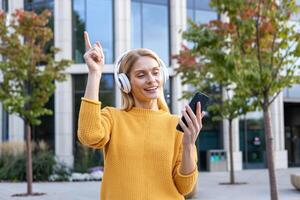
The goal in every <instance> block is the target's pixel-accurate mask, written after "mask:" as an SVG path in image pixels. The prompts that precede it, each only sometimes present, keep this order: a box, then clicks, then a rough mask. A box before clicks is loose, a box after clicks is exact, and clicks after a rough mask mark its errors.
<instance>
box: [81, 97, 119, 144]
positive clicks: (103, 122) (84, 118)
mask: <svg viewBox="0 0 300 200" xmlns="http://www.w3.org/2000/svg"><path fill="white" fill-rule="evenodd" d="M81 100H82V101H81V105H80V111H79V117H78V130H77V135H78V139H79V141H80V142H81V143H82V144H84V145H87V146H89V147H93V148H102V147H104V146H105V145H106V144H107V143H108V142H109V140H110V134H111V130H112V124H113V119H112V114H111V110H110V109H109V108H104V109H102V110H101V102H99V101H93V100H89V99H86V98H82V99H81Z"/></svg>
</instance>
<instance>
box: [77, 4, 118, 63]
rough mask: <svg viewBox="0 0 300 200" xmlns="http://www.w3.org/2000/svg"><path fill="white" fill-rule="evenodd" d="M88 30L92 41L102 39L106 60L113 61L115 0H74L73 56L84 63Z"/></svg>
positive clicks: (107, 61) (78, 61)
mask: <svg viewBox="0 0 300 200" xmlns="http://www.w3.org/2000/svg"><path fill="white" fill-rule="evenodd" d="M85 30H87V31H88V33H89V36H90V40H91V43H92V44H94V43H95V42H96V41H100V42H101V44H102V47H103V50H104V55H105V62H106V63H113V2H112V0H73V57H74V60H75V62H76V63H83V62H84V61H83V54H84V52H85V45H84V39H83V32H84V31H85Z"/></svg>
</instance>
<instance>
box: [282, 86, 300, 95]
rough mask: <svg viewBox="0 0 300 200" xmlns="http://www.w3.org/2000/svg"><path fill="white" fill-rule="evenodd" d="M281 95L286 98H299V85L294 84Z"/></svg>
mask: <svg viewBox="0 0 300 200" xmlns="http://www.w3.org/2000/svg"><path fill="white" fill-rule="evenodd" d="M283 95H284V97H286V98H300V85H299V84H295V85H293V86H292V87H291V88H286V89H285V90H284V93H283Z"/></svg>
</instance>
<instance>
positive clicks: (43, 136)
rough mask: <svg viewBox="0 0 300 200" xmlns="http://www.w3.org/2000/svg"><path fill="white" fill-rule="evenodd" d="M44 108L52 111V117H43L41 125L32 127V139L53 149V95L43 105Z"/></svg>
mask: <svg viewBox="0 0 300 200" xmlns="http://www.w3.org/2000/svg"><path fill="white" fill-rule="evenodd" d="M45 108H47V109H49V110H52V111H53V114H52V115H43V116H41V117H40V120H41V121H42V123H41V124H40V125H38V126H32V139H33V140H34V141H41V140H43V141H45V142H46V143H47V145H49V148H50V149H51V150H53V151H54V149H55V139H54V138H55V113H54V94H53V95H52V96H51V97H50V99H49V101H48V102H47V103H46V104H45Z"/></svg>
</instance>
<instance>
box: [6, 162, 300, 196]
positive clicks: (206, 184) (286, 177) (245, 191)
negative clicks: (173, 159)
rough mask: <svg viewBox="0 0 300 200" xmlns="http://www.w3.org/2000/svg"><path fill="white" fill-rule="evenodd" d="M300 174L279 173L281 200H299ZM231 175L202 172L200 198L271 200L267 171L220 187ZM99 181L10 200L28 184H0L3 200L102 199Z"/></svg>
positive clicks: (40, 188) (40, 186) (51, 186)
mask: <svg viewBox="0 0 300 200" xmlns="http://www.w3.org/2000/svg"><path fill="white" fill-rule="evenodd" d="M291 173H300V168H289V169H284V170H277V171H276V175H277V182H278V183H277V185H278V193H279V200H300V191H297V190H295V189H294V188H293V186H292V185H291V183H290V174H291ZM228 181H229V173H228V172H200V174H199V183H198V195H197V197H196V198H194V199H201V200H240V199H242V200H269V199H270V196H269V182H268V172H267V170H244V171H239V172H236V181H237V182H247V184H244V185H234V186H231V185H220V184H219V183H222V182H228ZM100 185H101V184H100V183H99V182H74V183H65V182H64V183H34V185H33V190H34V192H45V193H47V194H46V195H43V196H36V197H11V195H12V194H15V193H23V192H25V191H26V184H25V183H0V200H59V199H65V200H99V196H100Z"/></svg>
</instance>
